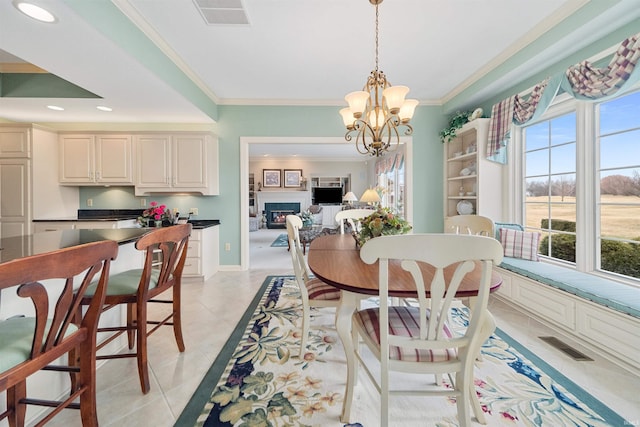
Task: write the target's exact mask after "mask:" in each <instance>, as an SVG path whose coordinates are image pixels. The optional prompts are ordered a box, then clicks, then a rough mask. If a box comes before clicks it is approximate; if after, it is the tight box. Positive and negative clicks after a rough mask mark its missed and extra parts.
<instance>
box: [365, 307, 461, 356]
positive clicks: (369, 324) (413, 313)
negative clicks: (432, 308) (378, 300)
mask: <svg viewBox="0 0 640 427" xmlns="http://www.w3.org/2000/svg"><path fill="white" fill-rule="evenodd" d="M353 317H354V319H353V320H354V322H355V323H357V324H359V325H360V326H361V327H362V328H363V329H364V330H365V331H366V333H367V335H368V336H369V338H370V339H371V340H372V341H373V342H375V343H377V347H378V348H380V326H379V325H380V320H379V319H380V310H379V309H378V308H368V309H365V310H360V311H357V312H355V313H354V315H353ZM427 317H428V315H427ZM419 319H420V309H419V308H418V307H407V306H392V307H389V333H390V334H392V335H396V336H403V337H419V336H420V320H419ZM443 333H444V335H445V336H446V337H447V338H452V335H453V334H452V333H451V330H450V329H449V328H448V327H447V326H446V324H445V326H444V328H443ZM456 357H457V353H456V350H455V349H453V348H443V349H416V348H407V347H397V346H389V359H391V360H400V361H404V362H447V361H451V360H455V359H456Z"/></svg>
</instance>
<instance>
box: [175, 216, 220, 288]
mask: <svg viewBox="0 0 640 427" xmlns="http://www.w3.org/2000/svg"><path fill="white" fill-rule="evenodd" d="M219 244H220V230H219V227H217V226H213V227H207V228H202V229H197V230H192V231H191V236H190V237H189V247H188V250H187V259H186V261H185V264H184V270H183V272H182V276H183V277H184V278H185V279H196V280H207V279H209V278H210V277H211V276H213V275H214V274H215V273H216V272H217V271H218V268H219V266H220V259H219V257H220V249H219Z"/></svg>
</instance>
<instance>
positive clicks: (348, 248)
mask: <svg viewBox="0 0 640 427" xmlns="http://www.w3.org/2000/svg"><path fill="white" fill-rule="evenodd" d="M307 263H308V265H309V269H310V270H311V271H312V272H313V274H314V275H315V276H316V277H317V278H319V279H321V280H322V281H323V282H325V283H327V284H329V285H332V286H335V287H336V288H338V289H340V290H341V293H340V305H339V306H338V309H337V314H336V330H337V332H338V336H339V337H340V340H341V341H342V345H343V346H344V351H345V353H346V359H347V383H349V382H350V381H353V382H355V379H356V370H355V356H354V345H353V341H352V336H351V330H352V328H351V317H352V315H353V312H354V311H355V310H356V309H358V306H359V302H360V300H361V299H362V298H366V297H368V296H371V295H378V263H377V262H376V263H374V264H367V263H365V262H364V261H362V260H361V259H360V251H359V250H358V249H357V248H356V244H355V239H354V238H353V236H352V235H350V234H333V235H326V236H320V237H317V238H315V239H314V240H313V241H312V242H311V244H310V246H309V254H308V257H307ZM420 269H421V270H422V273H423V276H424V278H425V286H426V287H427V288H428V286H429V283H430V278H432V277H433V275H434V271H435V269H434V268H433V267H432V266H430V265H428V264H425V263H421V265H420ZM454 269H455V266H452V267H449V268H447V269H445V271H444V275H445V279H447V280H448V279H449V276H450V275H451V274H452V273H453V270H454ZM479 270H480V269H479V268H476V269H474V270H473V271H472V272H471V273H469V274H467V275H466V276H465V278H464V279H463V281H462V283H461V284H460V288H459V289H458V292H456V296H457V297H459V298H469V299H473V297H475V296H477V295H478V287H479V283H480V281H479V278H480V272H479ZM389 277H393V280H392V281H390V282H389V295H390V296H392V297H400V298H415V297H416V296H417V292H416V290H415V285H414V283H413V279H412V278H411V274H410V273H409V272H407V271H405V270H404V269H403V268H402V267H401V266H400V263H399V262H395V261H393V262H391V261H390V263H389ZM501 284H502V277H501V276H500V275H499V274H498V273H497V272H495V270H494V271H493V272H492V275H491V284H490V292H495V291H496V290H497V289H498V288H499V287H500V285H501ZM426 296H427V298H428V297H429V291H428V289H427V295H426ZM494 330H495V321H494V319H493V316H491V315H490V314H489V315H488V316H487V321H486V323H485V325H484V326H483V327H482V332H481V333H482V335H483V336H485V337H486V338H485V339H483V340H480V341H481V342H484V341H486V339H487V338H489V337H490V336H491V334H492V333H493V331H494ZM477 351H478V353H479V352H480V348H478V349H477ZM345 387H346V386H345ZM350 406H351V402H350V401H347V399H345V400H344V401H343V403H342V415H341V417H340V421H342V422H345V423H348V422H349V420H348V419H346V416H345V414H348V413H350Z"/></svg>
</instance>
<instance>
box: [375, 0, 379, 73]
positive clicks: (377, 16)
mask: <svg viewBox="0 0 640 427" xmlns="http://www.w3.org/2000/svg"><path fill="white" fill-rule="evenodd" d="M379 17H380V15H379V14H378V5H377V4H376V71H378V18H379Z"/></svg>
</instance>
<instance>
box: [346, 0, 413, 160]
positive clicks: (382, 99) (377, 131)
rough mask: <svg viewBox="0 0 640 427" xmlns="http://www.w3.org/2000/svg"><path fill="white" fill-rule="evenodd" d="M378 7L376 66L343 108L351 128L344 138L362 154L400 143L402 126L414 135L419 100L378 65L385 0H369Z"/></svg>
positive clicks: (384, 149)
mask: <svg viewBox="0 0 640 427" xmlns="http://www.w3.org/2000/svg"><path fill="white" fill-rule="evenodd" d="M369 3H371V4H372V5H374V6H375V8H376V68H375V69H374V70H373V71H371V74H370V75H369V78H368V79H367V83H366V84H365V86H364V88H363V89H362V90H361V91H356V92H351V93H349V94H348V95H347V96H345V97H344V99H345V100H346V101H347V103H349V107H347V108H343V109H342V110H340V115H341V116H342V120H343V121H344V125H345V126H346V128H347V133H346V134H345V136H344V138H345V139H346V140H347V141H351V140H352V139H353V136H352V134H355V142H356V149H357V150H358V152H359V153H361V154H369V155H371V156H376V157H377V156H381V155H383V154H384V152H385V151H388V150H389V147H391V145H392V143H393V142H395V143H396V144H398V143H400V133H401V128H405V129H404V135H411V134H412V133H413V128H412V127H411V125H410V124H409V122H410V121H411V118H412V117H413V112H414V111H415V109H416V106H417V105H418V100H416V99H407V100H405V99H404V98H405V96H406V95H407V93H408V92H409V88H408V87H407V86H391V84H390V83H389V82H388V81H387V77H386V76H385V75H384V73H383V72H382V71H380V70H379V69H378V18H379V14H378V5H379V4H380V3H382V0H369Z"/></svg>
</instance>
